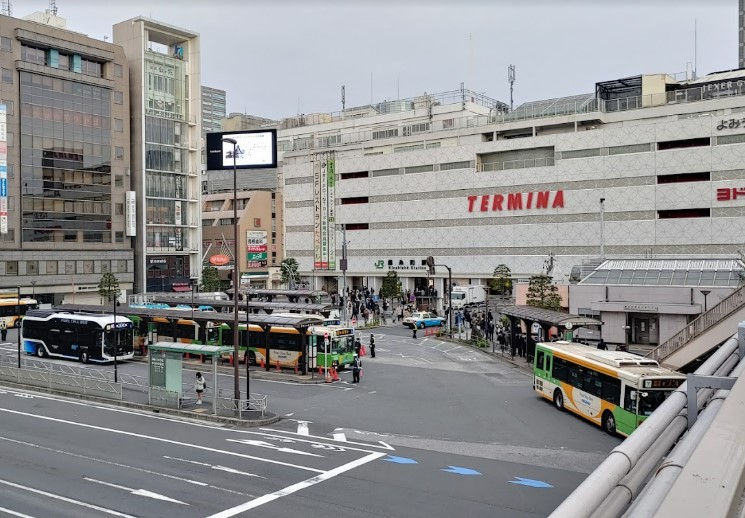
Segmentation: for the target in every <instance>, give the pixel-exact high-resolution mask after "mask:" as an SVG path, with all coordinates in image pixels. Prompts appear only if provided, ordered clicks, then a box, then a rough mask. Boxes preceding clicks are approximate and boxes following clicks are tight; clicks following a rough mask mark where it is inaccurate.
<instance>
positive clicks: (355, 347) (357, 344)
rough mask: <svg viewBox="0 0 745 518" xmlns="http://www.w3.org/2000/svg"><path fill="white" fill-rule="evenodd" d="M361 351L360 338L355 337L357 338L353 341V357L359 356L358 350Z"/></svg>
mask: <svg viewBox="0 0 745 518" xmlns="http://www.w3.org/2000/svg"><path fill="white" fill-rule="evenodd" d="M361 349H362V342H360V337H359V336H358V337H357V338H356V339H355V340H354V355H355V356H359V355H360V350H361Z"/></svg>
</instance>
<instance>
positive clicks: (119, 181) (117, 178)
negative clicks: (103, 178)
mask: <svg viewBox="0 0 745 518" xmlns="http://www.w3.org/2000/svg"><path fill="white" fill-rule="evenodd" d="M114 187H124V177H123V176H122V175H120V174H117V175H114Z"/></svg>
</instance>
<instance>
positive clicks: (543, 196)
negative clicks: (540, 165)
mask: <svg viewBox="0 0 745 518" xmlns="http://www.w3.org/2000/svg"><path fill="white" fill-rule="evenodd" d="M549 194H551V191H543V192H539V193H538V199H537V200H536V202H535V208H536V209H546V208H548V195H549Z"/></svg>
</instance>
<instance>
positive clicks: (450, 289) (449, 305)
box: [427, 255, 453, 338]
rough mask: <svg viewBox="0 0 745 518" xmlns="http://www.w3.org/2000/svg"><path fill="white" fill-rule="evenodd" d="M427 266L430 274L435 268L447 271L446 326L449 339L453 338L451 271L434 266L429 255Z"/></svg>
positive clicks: (443, 265) (432, 258)
mask: <svg viewBox="0 0 745 518" xmlns="http://www.w3.org/2000/svg"><path fill="white" fill-rule="evenodd" d="M427 266H428V267H429V270H430V273H434V271H435V266H442V267H443V268H447V269H448V326H449V327H450V338H453V271H452V270H451V269H450V267H449V266H448V265H446V264H435V259H434V257H432V256H431V255H430V256H429V257H427Z"/></svg>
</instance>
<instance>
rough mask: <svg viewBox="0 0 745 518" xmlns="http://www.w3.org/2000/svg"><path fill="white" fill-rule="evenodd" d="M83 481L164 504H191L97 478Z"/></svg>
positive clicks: (86, 478) (85, 478)
mask: <svg viewBox="0 0 745 518" xmlns="http://www.w3.org/2000/svg"><path fill="white" fill-rule="evenodd" d="M83 480H87V481H88V482H94V483H96V484H101V485H102V486H108V487H113V488H115V489H121V490H122V491H129V492H130V493H131V494H133V495H137V496H144V497H146V498H154V499H155V500H163V501H164V502H172V503H174V504H181V505H190V504H187V503H186V502H182V501H180V500H176V499H175V498H170V497H167V496H165V495H159V494H158V493H153V492H152V491H148V490H146V489H132V488H131V487H125V486H119V485H117V484H112V483H110V482H104V481H103V480H96V479H95V478H88V477H84V478H83Z"/></svg>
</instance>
